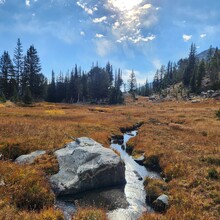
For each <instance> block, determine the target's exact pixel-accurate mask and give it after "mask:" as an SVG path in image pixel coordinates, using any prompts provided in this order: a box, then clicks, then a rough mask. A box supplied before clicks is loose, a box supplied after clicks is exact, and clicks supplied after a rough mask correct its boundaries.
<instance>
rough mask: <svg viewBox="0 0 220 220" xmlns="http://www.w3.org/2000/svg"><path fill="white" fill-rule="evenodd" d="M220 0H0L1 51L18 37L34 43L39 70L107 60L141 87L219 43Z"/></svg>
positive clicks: (26, 43) (48, 73)
mask: <svg viewBox="0 0 220 220" xmlns="http://www.w3.org/2000/svg"><path fill="white" fill-rule="evenodd" d="M219 10H220V1H219V0H0V53H1V54H2V53H3V51H4V50H7V51H9V53H10V54H11V56H12V54H13V51H14V48H15V46H16V42H17V38H20V39H21V42H22V45H23V49H24V51H25V52H26V50H27V49H28V47H29V46H30V45H32V44H34V46H35V47H36V48H37V51H38V54H39V56H40V59H41V64H42V72H43V73H44V74H45V75H46V76H47V77H50V76H51V70H52V69H53V70H54V71H55V73H56V74H58V73H59V72H60V71H63V72H64V73H65V72H66V71H67V70H71V69H72V68H73V67H74V65H75V64H78V65H80V66H81V67H82V69H84V70H86V71H88V70H89V69H90V67H91V65H92V62H96V61H98V62H99V64H100V66H105V64H106V63H107V61H110V62H111V64H112V65H113V67H114V68H121V69H122V70H123V74H124V80H125V81H126V79H127V77H128V73H129V72H130V71H131V69H134V70H135V73H136V77H137V79H138V81H139V82H140V83H143V82H144V81H145V80H146V78H148V79H149V81H151V80H152V79H153V75H154V73H155V71H156V69H157V68H159V67H160V65H161V64H167V62H168V61H169V60H172V61H177V60H179V59H180V58H184V57H186V56H187V55H188V52H189V47H190V44H191V43H192V42H193V43H195V44H196V45H197V52H201V51H203V50H205V49H208V48H209V46H210V45H212V46H213V47H216V46H219V43H220V37H219V36H220V12H219Z"/></svg>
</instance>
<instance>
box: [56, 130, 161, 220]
mask: <svg viewBox="0 0 220 220" xmlns="http://www.w3.org/2000/svg"><path fill="white" fill-rule="evenodd" d="M136 135H137V130H132V131H129V132H126V133H124V134H123V136H122V137H123V138H120V139H119V138H116V139H114V138H113V139H112V141H111V146H110V147H111V148H112V149H113V150H116V151H117V152H118V153H119V154H120V156H121V159H122V160H123V161H124V163H125V179H126V184H125V186H124V187H113V188H104V189H98V190H92V191H87V192H83V193H79V194H77V195H67V196H62V197H58V198H57V204H56V205H57V207H58V208H60V209H61V210H63V212H64V214H65V218H66V219H70V216H71V215H73V214H74V212H75V211H76V209H77V207H88V206H92V207H97V208H104V209H106V210H107V214H108V218H109V219H110V220H135V219H138V218H139V217H140V216H141V215H142V213H143V212H151V211H152V209H151V208H150V206H147V204H146V193H145V189H144V184H143V182H144V180H145V178H146V177H149V178H153V179H158V178H160V176H159V174H158V173H156V172H152V171H149V170H147V169H146V168H145V167H144V166H141V165H139V164H138V163H137V162H135V160H134V158H133V157H132V156H130V155H129V154H128V153H127V152H126V143H127V142H128V141H129V139H130V138H132V137H135V136H136Z"/></svg>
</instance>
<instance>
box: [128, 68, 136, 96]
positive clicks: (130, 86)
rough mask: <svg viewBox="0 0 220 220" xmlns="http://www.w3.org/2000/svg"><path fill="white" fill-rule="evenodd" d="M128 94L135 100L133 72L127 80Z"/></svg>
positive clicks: (134, 77)
mask: <svg viewBox="0 0 220 220" xmlns="http://www.w3.org/2000/svg"><path fill="white" fill-rule="evenodd" d="M128 92H129V93H130V94H132V96H133V98H135V93H136V92H137V80H136V76H135V73H134V71H133V70H132V71H131V73H130V75H129V79H128Z"/></svg>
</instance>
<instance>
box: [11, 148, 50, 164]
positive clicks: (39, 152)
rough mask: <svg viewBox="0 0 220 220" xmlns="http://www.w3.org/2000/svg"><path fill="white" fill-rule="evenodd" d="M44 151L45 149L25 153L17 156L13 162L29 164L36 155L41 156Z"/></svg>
mask: <svg viewBox="0 0 220 220" xmlns="http://www.w3.org/2000/svg"><path fill="white" fill-rule="evenodd" d="M45 153H46V151H44V150H37V151H34V152H32V153H30V154H25V155H21V156H19V157H18V158H16V159H15V162H16V163H19V164H31V163H33V162H34V160H35V159H36V158H37V157H38V156H41V155H43V154H45Z"/></svg>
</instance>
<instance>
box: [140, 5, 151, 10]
mask: <svg viewBox="0 0 220 220" xmlns="http://www.w3.org/2000/svg"><path fill="white" fill-rule="evenodd" d="M151 7H152V5H151V4H145V5H144V6H142V7H141V8H142V9H148V8H151Z"/></svg>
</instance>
